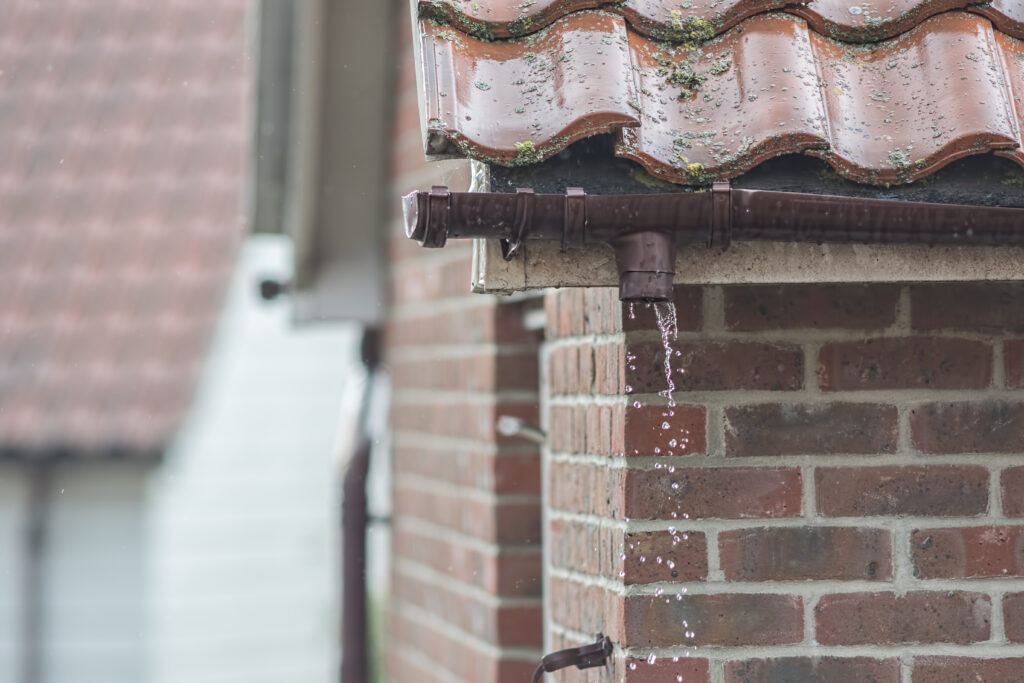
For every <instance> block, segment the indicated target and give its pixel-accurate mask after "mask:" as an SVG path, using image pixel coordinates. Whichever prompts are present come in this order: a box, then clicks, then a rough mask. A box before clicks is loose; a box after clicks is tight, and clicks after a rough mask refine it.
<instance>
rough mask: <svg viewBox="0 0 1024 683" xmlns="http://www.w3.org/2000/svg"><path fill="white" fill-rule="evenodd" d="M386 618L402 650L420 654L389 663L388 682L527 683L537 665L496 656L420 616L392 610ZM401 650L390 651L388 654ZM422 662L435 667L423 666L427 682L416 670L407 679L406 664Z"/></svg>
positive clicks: (392, 649)
mask: <svg viewBox="0 0 1024 683" xmlns="http://www.w3.org/2000/svg"><path fill="white" fill-rule="evenodd" d="M389 616H390V628H391V632H392V637H393V638H394V640H395V642H401V643H403V644H404V647H407V648H409V649H410V650H412V651H413V652H415V653H416V654H417V655H419V656H418V657H416V658H408V659H403V660H400V661H399V662H395V661H394V660H392V665H391V666H392V668H391V670H390V671H389V675H390V677H389V678H388V680H389V681H392V680H399V681H406V680H408V681H421V680H438V681H444V682H445V683H451V681H453V680H459V681H467V683H468V682H472V683H478V682H479V683H520V682H521V681H526V680H530V676H532V675H533V669H534V668H536V666H537V664H536V662H534V661H530V660H528V659H521V658H513V656H511V655H510V656H507V657H500V656H499V657H495V656H494V655H493V654H490V653H488V652H487V651H486V650H485V649H484V648H482V647H480V646H479V645H476V644H474V643H471V642H467V638H465V637H458V636H455V635H453V634H450V633H448V632H446V631H445V630H443V629H441V628H438V627H437V626H436V625H435V624H434V623H433V622H431V621H428V620H424V619H423V618H422V616H423V615H422V614H419V615H417V616H415V617H414V616H411V615H410V614H408V613H406V612H404V611H401V610H398V609H396V610H392V612H391V614H390V615H389ZM401 649H402V648H389V651H394V650H401ZM424 660H426V661H427V662H431V663H432V664H434V665H435V666H434V667H427V666H423V670H425V671H427V678H426V679H423V678H420V677H419V676H420V674H419V671H417V672H416V675H415V676H409V675H408V672H406V671H403V670H401V667H402V666H405V665H407V663H408V662H409V661H412V662H413V663H414V664H415V665H416V666H421V664H420V663H421V662H423V661H424ZM394 667H398V669H397V670H396V669H395V668H394Z"/></svg>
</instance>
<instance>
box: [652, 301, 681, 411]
mask: <svg viewBox="0 0 1024 683" xmlns="http://www.w3.org/2000/svg"><path fill="white" fill-rule="evenodd" d="M654 314H655V316H656V317H657V318H658V331H659V332H661V344H662V346H663V347H664V349H665V361H664V363H665V382H666V384H667V385H668V386H667V388H666V389H665V391H659V392H658V394H659V395H660V396H665V397H666V398H668V405H669V407H674V406H675V404H676V403H675V400H674V399H673V398H672V392H673V391H675V388H676V385H675V383H674V382H673V381H672V340H674V339H676V338H677V336H678V334H679V325H678V323H677V321H676V307H675V304H673V303H672V302H671V301H666V302H658V303H656V304H654Z"/></svg>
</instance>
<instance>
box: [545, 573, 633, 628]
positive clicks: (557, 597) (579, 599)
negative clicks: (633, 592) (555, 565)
mask: <svg viewBox="0 0 1024 683" xmlns="http://www.w3.org/2000/svg"><path fill="white" fill-rule="evenodd" d="M548 605H549V607H550V609H551V618H552V619H554V620H555V622H557V623H559V624H562V625H563V626H567V627H569V628H571V629H574V630H577V631H582V632H584V633H598V632H602V633H604V634H605V635H607V636H609V637H610V638H612V639H613V640H618V639H619V638H620V637H621V628H620V624H621V623H622V610H623V601H622V598H621V596H620V595H619V594H618V593H613V592H611V591H609V590H607V589H605V588H603V587H601V586H596V585H593V584H591V585H586V584H582V583H579V582H577V581H571V580H566V579H560V578H552V579H550V580H549V581H548Z"/></svg>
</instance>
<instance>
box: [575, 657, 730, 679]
mask: <svg viewBox="0 0 1024 683" xmlns="http://www.w3.org/2000/svg"><path fill="white" fill-rule="evenodd" d="M625 672H626V677H625V681H626V683H679V681H685V682H686V683H708V681H710V680H711V679H710V670H709V664H708V660H706V659H697V658H695V657H658V659H656V660H655V661H654V662H653V663H652V662H648V661H647V659H645V658H640V657H638V658H632V657H630V658H627V659H626V661H625ZM584 680H586V679H584ZM611 680H613V681H618V680H620V679H617V678H612V679H611Z"/></svg>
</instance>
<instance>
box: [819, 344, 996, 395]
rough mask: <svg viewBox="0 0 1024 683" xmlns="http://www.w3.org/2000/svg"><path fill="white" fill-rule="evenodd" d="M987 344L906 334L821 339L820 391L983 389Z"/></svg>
mask: <svg viewBox="0 0 1024 683" xmlns="http://www.w3.org/2000/svg"><path fill="white" fill-rule="evenodd" d="M991 381H992V347H991V346H990V345H989V344H986V343H984V342H980V341H972V340H969V339H947V338H943V337H909V338H888V337H887V338H884V339H867V340H863V341H855V342H833V343H830V344H825V345H823V346H822V347H821V351H820V352H819V353H818V383H819V385H820V386H821V388H822V390H824V391H861V390H870V389H875V390H877V389H983V388H985V387H987V386H988V385H989V384H990V383H991Z"/></svg>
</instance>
